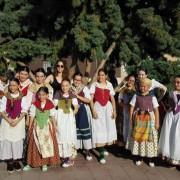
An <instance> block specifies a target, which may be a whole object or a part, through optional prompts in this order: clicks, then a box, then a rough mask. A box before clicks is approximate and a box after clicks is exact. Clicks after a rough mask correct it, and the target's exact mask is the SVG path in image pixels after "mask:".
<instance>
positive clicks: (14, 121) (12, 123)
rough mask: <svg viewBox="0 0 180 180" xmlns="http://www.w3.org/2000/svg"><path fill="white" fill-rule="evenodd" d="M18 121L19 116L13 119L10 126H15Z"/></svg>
mask: <svg viewBox="0 0 180 180" xmlns="http://www.w3.org/2000/svg"><path fill="white" fill-rule="evenodd" d="M18 123H19V118H16V119H14V120H12V121H11V124H10V126H11V127H15V126H16V125H17V124H18Z"/></svg>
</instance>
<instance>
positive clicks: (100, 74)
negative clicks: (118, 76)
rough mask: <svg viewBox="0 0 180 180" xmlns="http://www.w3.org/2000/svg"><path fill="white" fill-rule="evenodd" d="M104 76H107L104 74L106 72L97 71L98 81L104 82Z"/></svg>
mask: <svg viewBox="0 0 180 180" xmlns="http://www.w3.org/2000/svg"><path fill="white" fill-rule="evenodd" d="M106 78H107V76H106V74H105V73H104V72H103V71H100V72H99V74H98V80H99V82H100V83H101V82H102V83H104V82H106Z"/></svg>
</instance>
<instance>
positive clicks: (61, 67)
mask: <svg viewBox="0 0 180 180" xmlns="http://www.w3.org/2000/svg"><path fill="white" fill-rule="evenodd" d="M56 67H58V68H59V67H61V68H64V66H63V65H59V64H57V65H56Z"/></svg>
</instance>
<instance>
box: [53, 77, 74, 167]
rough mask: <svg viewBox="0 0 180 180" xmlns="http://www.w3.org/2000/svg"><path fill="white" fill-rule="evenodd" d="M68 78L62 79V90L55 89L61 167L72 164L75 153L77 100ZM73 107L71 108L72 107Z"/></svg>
mask: <svg viewBox="0 0 180 180" xmlns="http://www.w3.org/2000/svg"><path fill="white" fill-rule="evenodd" d="M70 88H71V85H70V80H68V79H64V80H62V83H61V89H62V92H60V91H57V92H56V94H55V96H54V99H55V100H54V104H55V106H57V117H56V119H57V140H58V146H59V156H60V157H61V158H62V167H64V168H66V167H69V166H73V164H74V161H73V159H72V158H73V157H74V155H75V153H76V147H75V146H76V143H77V135H76V124H75V123H76V122H75V114H76V113H77V111H78V101H77V99H76V98H75V96H74V95H72V94H71V93H70ZM72 107H73V108H72Z"/></svg>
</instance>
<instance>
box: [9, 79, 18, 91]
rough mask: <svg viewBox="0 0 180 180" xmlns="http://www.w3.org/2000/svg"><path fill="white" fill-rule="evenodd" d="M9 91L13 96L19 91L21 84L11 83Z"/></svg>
mask: <svg viewBox="0 0 180 180" xmlns="http://www.w3.org/2000/svg"><path fill="white" fill-rule="evenodd" d="M9 91H10V92H11V93H12V94H13V93H16V92H18V91H19V84H18V83H17V82H16V81H10V82H9Z"/></svg>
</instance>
